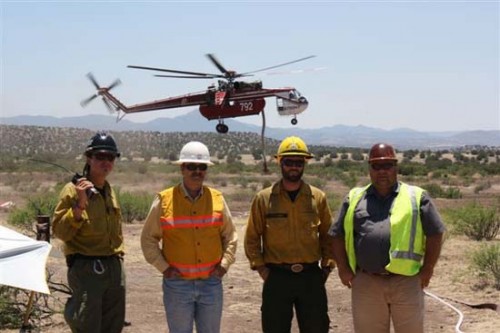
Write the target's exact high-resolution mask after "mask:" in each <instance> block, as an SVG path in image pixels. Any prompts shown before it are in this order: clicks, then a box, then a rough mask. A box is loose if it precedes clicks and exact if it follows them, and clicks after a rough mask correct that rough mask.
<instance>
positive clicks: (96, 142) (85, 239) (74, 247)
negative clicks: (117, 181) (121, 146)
mask: <svg viewBox="0 0 500 333" xmlns="http://www.w3.org/2000/svg"><path fill="white" fill-rule="evenodd" d="M84 155H85V158H86V163H85V167H84V172H83V175H82V176H80V175H75V177H74V178H73V181H72V182H69V183H68V184H66V185H65V186H64V188H63V189H62V191H61V193H60V195H59V202H58V204H57V206H56V208H55V212H54V217H53V233H54V235H55V236H56V237H58V238H59V239H61V240H62V241H63V242H64V254H65V256H66V262H67V265H68V284H69V287H70V288H71V290H72V296H71V297H70V298H69V299H68V301H67V303H66V306H65V311H64V317H65V319H66V322H67V323H68V325H69V327H70V328H71V331H72V332H86V333H119V332H121V331H122V329H123V325H124V322H125V273H124V269H123V254H124V250H123V233H122V225H121V211H120V206H119V204H118V200H117V197H116V194H115V192H114V191H113V189H112V188H111V186H110V184H109V183H108V181H107V177H108V175H109V174H110V173H111V172H112V171H113V168H114V164H115V159H116V158H117V157H120V153H119V151H118V147H117V145H116V142H115V140H114V139H113V138H112V137H111V135H109V134H106V133H102V132H99V133H97V134H96V135H94V136H93V137H92V138H91V139H90V141H89V143H88V145H87V147H86V149H85V152H84Z"/></svg>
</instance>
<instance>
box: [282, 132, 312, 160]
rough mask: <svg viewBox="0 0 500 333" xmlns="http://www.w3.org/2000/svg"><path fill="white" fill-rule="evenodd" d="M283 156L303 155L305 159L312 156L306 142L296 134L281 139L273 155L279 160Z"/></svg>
mask: <svg viewBox="0 0 500 333" xmlns="http://www.w3.org/2000/svg"><path fill="white" fill-rule="evenodd" d="M283 156H304V157H305V158H306V159H309V158H312V157H313V154H311V153H310V152H309V149H307V145H306V143H305V142H304V141H303V140H302V139H301V138H299V137H298V136H289V137H287V138H285V139H283V141H281V144H280V146H279V147H278V153H277V154H276V155H275V157H276V158H277V159H278V160H280V159H281V158H282V157H283Z"/></svg>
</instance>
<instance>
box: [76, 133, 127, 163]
mask: <svg viewBox="0 0 500 333" xmlns="http://www.w3.org/2000/svg"><path fill="white" fill-rule="evenodd" d="M98 152H103V153H109V154H113V155H115V156H116V157H120V152H118V147H117V146H116V142H115V140H113V137H112V136H111V135H109V134H106V133H104V132H97V133H96V135H94V136H93V137H92V138H90V141H89V143H88V145H87V148H86V149H85V155H87V156H90V155H92V154H94V153H98Z"/></svg>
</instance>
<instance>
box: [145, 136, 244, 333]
mask: <svg viewBox="0 0 500 333" xmlns="http://www.w3.org/2000/svg"><path fill="white" fill-rule="evenodd" d="M176 163H177V164H179V165H180V171H181V173H182V182H181V183H180V184H178V185H176V186H173V187H170V188H168V189H166V190H163V191H161V192H160V193H158V195H157V196H156V198H155V200H154V201H153V204H152V206H151V210H150V211H149V214H148V217H147V218H146V222H145V224H144V227H143V229H142V235H141V247H142V252H143V254H144V257H145V258H146V261H147V262H148V263H150V264H151V265H153V266H154V267H156V268H157V269H158V271H160V272H161V273H162V274H163V304H164V306H165V313H166V316H167V323H168V328H169V331H170V333H191V332H192V331H193V323H195V324H196V331H197V332H198V333H218V332H219V331H220V322H221V317H222V303H223V297H222V277H223V276H224V274H226V272H227V271H228V269H229V266H230V265H231V264H232V263H234V260H235V253H236V243H237V234H236V229H235V227H234V224H233V221H232V217H231V213H230V211H229V209H228V207H227V204H226V202H225V200H224V197H223V196H222V193H221V192H219V191H217V190H215V189H213V188H210V187H207V186H204V185H203V181H204V180H205V176H206V174H207V168H208V166H209V165H213V163H212V162H211V161H210V154H209V152H208V148H207V147H206V146H205V145H204V144H203V143H201V142H197V141H191V142H189V143H187V144H186V145H184V147H182V149H181V152H180V158H179V160H178V161H177V162H176ZM160 243H161V247H160Z"/></svg>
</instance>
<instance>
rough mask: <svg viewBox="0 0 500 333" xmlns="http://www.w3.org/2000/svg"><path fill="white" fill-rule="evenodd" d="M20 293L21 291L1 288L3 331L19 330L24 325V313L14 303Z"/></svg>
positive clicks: (0, 302)
mask: <svg viewBox="0 0 500 333" xmlns="http://www.w3.org/2000/svg"><path fill="white" fill-rule="evenodd" d="M18 293H19V289H16V288H10V287H7V286H0V314H1V315H0V328H2V329H8V328H10V329H13V328H18V327H20V326H21V324H22V318H23V315H24V313H23V311H22V309H20V308H19V306H16V304H15V303H14V302H13V300H15V299H16V296H17V294H18Z"/></svg>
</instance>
